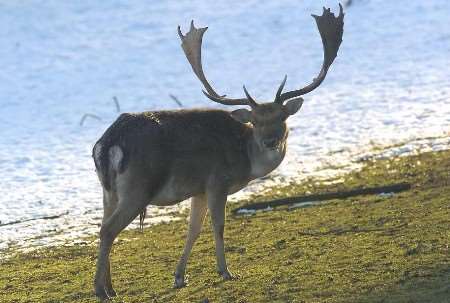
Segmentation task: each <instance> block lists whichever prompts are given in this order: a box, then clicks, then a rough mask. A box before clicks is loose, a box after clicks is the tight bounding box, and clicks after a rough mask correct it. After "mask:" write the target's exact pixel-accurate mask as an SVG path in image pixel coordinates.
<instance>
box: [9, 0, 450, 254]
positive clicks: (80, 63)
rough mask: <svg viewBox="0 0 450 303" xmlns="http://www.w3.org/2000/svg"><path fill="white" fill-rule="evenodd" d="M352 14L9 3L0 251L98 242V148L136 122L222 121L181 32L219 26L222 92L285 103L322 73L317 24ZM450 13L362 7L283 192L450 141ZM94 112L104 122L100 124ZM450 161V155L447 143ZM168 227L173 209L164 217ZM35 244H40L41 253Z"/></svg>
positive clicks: (299, 127)
mask: <svg viewBox="0 0 450 303" xmlns="http://www.w3.org/2000/svg"><path fill="white" fill-rule="evenodd" d="M322 5H326V6H331V7H332V8H333V9H334V10H335V11H337V2H336V1H313V0H308V1H293V0H282V1H256V0H255V1H236V0H232V1H187V0H184V1H145V2H144V1H72V2H70V3H69V2H67V1H56V0H53V1H39V0H34V1H3V2H2V3H0V67H1V73H0V171H1V178H0V180H1V182H0V184H1V185H0V221H1V224H5V223H11V222H14V221H21V220H27V219H36V218H42V217H47V216H53V215H62V216H61V217H60V218H58V219H53V220H35V221H28V222H25V223H21V224H11V225H6V226H0V247H7V246H9V245H12V244H14V243H16V244H18V245H24V241H26V243H55V241H56V238H55V237H53V238H52V237H50V238H49V237H42V235H52V234H61V232H62V234H63V235H64V236H67V235H72V236H76V235H78V234H80V233H87V232H94V231H97V230H98V226H97V224H99V223H100V216H101V195H100V187H99V184H98V181H97V179H96V175H95V172H94V166H93V163H92V160H91V158H90V151H91V147H92V145H93V143H94V142H95V141H96V139H97V138H98V137H99V136H100V135H101V134H102V132H103V131H104V130H105V129H106V127H108V125H109V124H110V123H111V122H112V121H113V120H114V119H115V118H116V116H117V113H116V111H115V107H114V103H113V102H112V97H113V96H117V98H118V100H119V101H120V104H121V107H122V110H123V111H143V110H148V109H169V108H176V107H177V104H176V103H175V102H174V101H172V100H171V99H170V98H169V97H168V95H169V94H173V95H176V96H177V97H178V98H179V99H180V100H181V101H182V102H183V104H184V105H185V107H204V106H210V107H219V105H217V104H213V103H212V102H209V101H208V100H207V99H206V98H205V97H204V96H203V95H202V94H201V91H200V89H201V86H200V84H199V82H198V80H197V79H196V78H195V76H194V75H193V73H192V71H191V69H190V67H189V65H188V63H187V61H186V59H185V58H184V55H183V52H182V51H181V48H180V45H179V44H180V43H179V40H178V36H177V33H176V27H177V25H178V24H180V25H181V26H182V27H183V28H184V29H187V27H188V25H189V22H190V20H191V19H195V20H196V24H197V25H199V26H205V25H207V26H209V30H208V32H207V33H206V35H205V39H204V53H203V54H204V57H205V58H204V65H205V72H206V74H207V76H208V78H209V79H211V81H212V82H213V83H214V86H215V87H216V88H217V89H218V90H219V91H220V92H223V93H227V94H228V95H230V96H242V95H243V92H242V91H241V87H242V84H244V83H245V84H246V86H247V87H248V88H249V90H250V92H251V93H252V95H253V96H254V97H256V98H257V99H258V100H260V101H263V100H272V99H273V96H274V93H275V90H276V88H277V87H278V85H279V83H280V81H281V79H282V78H283V76H284V75H285V74H288V82H287V85H286V87H287V88H286V89H287V90H290V89H295V88H298V87H299V86H302V85H305V84H307V83H308V82H309V81H310V80H311V79H312V78H313V77H314V76H315V75H316V73H317V72H318V71H319V69H320V65H321V60H322V49H321V48H322V46H321V41H320V37H319V35H318V32H317V30H316V27H315V23H314V21H313V19H312V18H311V17H310V14H311V13H316V14H320V13H321V7H322ZM449 12H450V2H449V1H446V0H430V1H419V0H413V1H406V0H402V1H381V0H360V1H358V0H354V1H353V5H352V6H351V7H349V8H348V9H347V10H346V18H345V33H344V42H343V44H342V46H341V49H340V53H339V55H338V58H337V59H336V61H335V63H334V65H333V67H332V69H331V70H330V73H329V75H328V77H327V79H326V80H325V82H324V83H323V85H322V86H321V87H320V88H319V89H317V90H316V91H314V92H313V93H311V94H309V95H307V96H306V98H305V100H306V101H305V104H304V106H303V108H302V110H301V112H300V113H299V114H298V115H297V116H295V117H293V118H291V119H290V121H289V124H290V127H291V128H292V131H291V135H290V138H289V151H288V157H287V159H286V160H285V162H284V163H283V164H282V166H281V167H280V168H279V169H278V170H277V171H276V172H275V175H278V176H280V177H279V178H275V179H276V180H284V179H286V178H293V177H295V178H297V177H302V176H305V175H308V174H311V173H317V172H319V171H320V170H321V168H323V167H324V166H329V165H330V164H346V163H347V164H348V163H349V161H351V160H352V159H353V158H354V155H355V154H358V153H360V152H361V150H365V149H367V148H368V146H369V145H370V144H381V145H387V144H392V143H398V142H403V141H405V140H411V139H415V138H423V137H429V136H441V135H443V134H448V132H449V130H450V69H449V68H448V65H449V63H450V18H448V13H449ZM85 113H93V114H96V115H98V116H100V117H101V119H102V120H101V121H97V120H95V119H89V118H88V119H86V121H85V123H84V125H83V126H80V125H79V121H80V119H81V117H82V116H83V114H85ZM440 144H441V145H440V148H442V147H444V148H445V147H446V146H448V145H449V142H448V140H446V139H443V140H442V139H441V140H440ZM150 212H151V213H152V212H153V213H157V212H162V213H165V210H161V209H156V208H152V209H151V210H150ZM32 239H34V240H33V241H32Z"/></svg>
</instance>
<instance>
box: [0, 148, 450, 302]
mask: <svg viewBox="0 0 450 303" xmlns="http://www.w3.org/2000/svg"><path fill="white" fill-rule="evenodd" d="M396 182H410V183H411V184H412V185H413V187H412V189H411V190H408V191H406V192H402V193H399V194H395V195H393V196H390V197H389V196H380V195H372V196H358V197H353V198H348V199H344V200H332V201H329V202H327V203H325V204H322V205H318V206H314V207H309V208H298V209H293V210H289V209H288V208H280V209H276V210H275V211H271V212H258V213H257V214H256V215H254V216H250V217H242V216H233V215H231V213H230V210H232V209H234V208H236V207H237V206H239V205H240V204H229V205H228V213H229V215H228V217H227V222H226V228H225V243H226V246H227V248H226V254H227V259H228V263H229V266H230V269H231V270H232V271H233V272H234V273H235V274H237V275H238V276H239V278H238V279H237V280H234V281H227V282H223V281H222V280H221V278H220V277H218V276H217V274H216V272H215V255H214V244H213V239H212V234H211V228H210V226H209V224H205V226H204V230H203V232H202V234H201V236H200V238H199V239H198V241H197V243H196V245H195V247H194V249H193V253H192V256H191V258H190V261H189V264H188V268H187V274H188V286H187V287H185V288H183V289H180V290H175V289H172V282H173V281H172V279H173V276H172V273H173V270H174V268H175V265H176V263H177V260H178V258H179V256H180V254H181V251H182V248H183V244H184V237H185V234H186V228H187V224H186V220H184V219H183V220H180V221H178V222H171V223H169V224H161V225H158V226H153V227H150V228H147V229H145V231H144V233H143V234H141V233H140V232H138V231H126V232H124V233H122V234H121V235H120V239H119V241H118V242H117V243H116V244H115V245H114V248H113V252H112V257H111V260H112V276H113V283H114V286H115V288H116V290H117V291H118V293H119V296H118V297H117V298H116V299H114V302H207V301H209V302H450V250H449V244H450V203H449V202H450V201H449V199H450V151H443V152H435V153H424V154H420V155H417V156H409V157H402V158H394V159H389V160H382V161H368V162H367V163H366V166H365V167H364V168H363V169H362V170H361V171H360V172H354V173H351V174H349V175H347V176H344V177H343V182H339V183H332V182H331V183H332V184H330V182H321V181H315V180H309V181H308V182H304V183H302V184H290V185H289V186H286V187H283V188H277V189H274V190H272V191H270V192H268V193H266V194H264V196H255V200H266V199H271V198H276V197H283V196H290V195H303V194H305V193H320V192H327V191H335V190H344V189H350V188H355V187H356V188H357V187H364V186H375V185H386V184H392V183H396ZM246 202H248V201H246ZM242 203H244V202H242ZM91 240H92V239H91ZM96 254H97V248H96V247H95V245H84V246H82V245H77V246H72V247H55V248H45V249H41V250H39V251H35V252H32V253H21V254H17V255H16V256H14V257H12V258H9V259H8V260H3V261H0V302H96V299H95V297H94V295H93V290H92V281H93V274H94V270H95V260H96ZM206 299H208V300H206Z"/></svg>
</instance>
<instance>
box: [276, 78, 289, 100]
mask: <svg viewBox="0 0 450 303" xmlns="http://www.w3.org/2000/svg"><path fill="white" fill-rule="evenodd" d="M286 80H287V75H285V76H284V79H283V81H281V84H280V87H278V90H277V94H276V95H275V101H274V102H275V103H279V104H283V101H282V100H281V99H280V96H281V93H282V92H283V88H284V85H285V84H286Z"/></svg>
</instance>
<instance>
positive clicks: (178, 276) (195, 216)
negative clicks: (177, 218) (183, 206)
mask: <svg viewBox="0 0 450 303" xmlns="http://www.w3.org/2000/svg"><path fill="white" fill-rule="evenodd" d="M206 210H207V207H206V197H205V196H204V195H199V196H195V197H192V199H191V214H190V219H189V231H188V234H187V238H186V244H185V245H184V251H183V254H182V255H181V258H180V261H179V262H178V265H177V268H176V270H175V282H174V285H173V286H174V287H175V288H180V287H183V286H185V281H184V273H185V271H186V263H187V261H188V258H189V255H190V254H191V250H192V246H193V245H194V242H195V240H196V239H197V238H198V236H199V234H200V231H201V229H202V225H203V219H204V218H205V215H206Z"/></svg>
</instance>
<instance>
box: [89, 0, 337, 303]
mask: <svg viewBox="0 0 450 303" xmlns="http://www.w3.org/2000/svg"><path fill="white" fill-rule="evenodd" d="M313 17H314V18H315V20H316V23H317V27H318V30H319V33H320V35H321V38H322V43H323V50H324V60H323V64H322V68H321V70H320V73H319V75H318V76H317V77H316V78H315V79H314V80H313V81H312V83H311V84H309V85H307V86H306V87H304V88H301V89H299V90H294V91H289V92H285V93H283V87H284V85H285V83H286V77H284V79H283V81H282V83H281V85H280V86H279V88H278V91H277V92H276V95H275V100H274V102H269V103H257V102H256V101H255V100H254V99H253V98H252V97H251V96H250V94H249V93H248V91H247V89H246V88H245V86H244V93H245V97H244V98H237V99H232V98H227V97H226V96H224V95H223V96H222V95H220V94H218V93H217V92H216V91H215V90H214V89H213V88H212V86H211V85H210V84H209V83H208V81H207V79H206V77H205V75H204V73H203V68H202V61H201V44H202V38H203V34H204V33H205V31H206V29H207V28H206V27H205V28H195V26H194V23H193V22H191V27H190V30H189V32H188V33H187V34H186V35H183V34H182V32H181V29H180V27H178V34H179V36H180V38H181V41H182V48H183V50H184V53H185V55H186V57H187V59H188V61H189V63H190V65H191V67H192V69H193V71H194V73H195V75H196V76H197V77H198V79H199V80H200V81H201V83H202V84H203V86H204V88H205V90H206V91H203V93H204V94H205V95H206V96H207V97H208V98H209V99H211V100H212V101H215V102H218V103H221V104H225V105H245V106H250V108H251V110H247V109H243V108H242V109H237V110H234V111H232V112H228V111H223V110H217V109H201V110H176V111H152V112H143V113H137V114H122V115H120V116H119V118H118V119H117V120H116V121H115V122H114V123H113V124H112V125H111V126H110V127H109V128H108V129H107V130H106V132H105V133H104V134H103V136H102V137H101V138H100V139H99V140H98V141H97V143H96V144H95V146H94V148H93V158H94V162H95V166H96V170H97V174H98V177H99V179H100V182H101V185H102V187H103V207H104V217H103V221H102V226H101V229H100V244H99V254H98V260H97V272H96V275H95V282H94V287H95V292H96V295H97V296H98V297H99V298H100V299H102V300H105V299H108V298H109V297H112V296H115V295H116V293H115V291H114V289H113V287H112V284H111V274H110V261H109V254H110V251H111V246H112V244H113V241H114V239H115V238H116V237H117V235H118V234H119V233H120V232H121V231H122V230H123V229H124V228H125V227H126V226H127V225H128V224H130V222H131V221H133V219H135V218H136V217H137V216H138V215H139V214H142V212H143V211H144V210H145V208H146V206H147V205H150V204H151V205H158V206H165V205H173V204H175V203H179V202H181V201H183V200H185V199H187V198H190V197H191V198H192V199H191V210H190V223H189V230H188V234H187V239H186V243H185V247H184V251H183V253H182V255H181V258H180V260H179V262H178V265H177V266H176V270H175V281H174V287H176V288H178V287H182V286H184V285H185V279H184V275H185V269H186V263H187V260H188V257H189V255H190V252H191V248H192V246H193V245H194V242H195V240H196V238H197V237H198V235H199V233H200V230H201V226H202V224H203V220H204V218H205V215H206V212H207V210H209V212H210V215H211V221H212V226H213V230H214V240H215V249H216V259H217V269H218V272H219V274H220V275H221V276H222V277H223V278H224V279H225V280H229V279H232V278H233V275H232V274H231V272H230V271H229V270H228V267H227V263H226V260H225V254H224V241H223V233H224V222H225V204H226V202H227V196H228V195H230V194H232V193H234V192H236V191H239V190H240V189H242V188H243V187H245V186H246V185H247V184H248V183H249V181H251V180H254V179H256V178H259V177H262V176H265V175H267V174H268V173H270V172H271V171H273V170H274V169H275V168H276V167H277V166H278V165H279V164H280V163H281V161H282V160H283V158H284V155H285V153H286V138H287V136H288V129H287V126H286V119H287V118H288V117H289V116H291V115H293V114H295V113H296V112H297V111H298V110H299V109H300V107H301V106H302V103H303V99H302V98H301V97H300V96H302V95H304V94H306V93H309V92H311V91H312V90H314V89H315V88H317V87H318V86H319V85H320V84H321V83H322V81H323V80H324V79H325V76H326V74H327V72H328V69H329V68H330V66H331V64H332V63H333V61H334V59H335V57H336V56H337V52H338V49H339V46H340V44H341V42H342V35H343V25H344V22H343V21H344V13H343V9H342V6H341V5H340V13H339V16H338V17H335V15H334V14H333V13H331V12H330V9H325V8H324V11H323V14H322V16H316V15H313ZM285 101H286V104H283V103H284V102H285Z"/></svg>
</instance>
